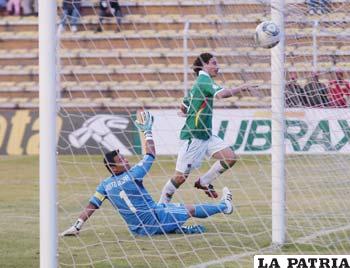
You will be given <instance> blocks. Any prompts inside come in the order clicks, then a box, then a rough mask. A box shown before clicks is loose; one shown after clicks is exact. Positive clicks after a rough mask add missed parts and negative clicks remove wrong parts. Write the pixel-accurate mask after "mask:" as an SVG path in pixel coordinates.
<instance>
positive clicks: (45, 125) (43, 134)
mask: <svg viewBox="0 0 350 268" xmlns="http://www.w3.org/2000/svg"><path fill="white" fill-rule="evenodd" d="M56 13H57V6H56V1H47V0H39V117H40V186H39V187H40V267H41V268H46V267H47V268H55V267H57V253H58V251H57V249H58V247H57V207H56V202H57V192H56V187H57V185H56V176H57V175H56V164H57V163H56V140H57V139H56V94H57V92H56V80H57V76H56Z"/></svg>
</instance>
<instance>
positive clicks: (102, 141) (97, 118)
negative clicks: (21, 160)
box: [0, 109, 350, 155]
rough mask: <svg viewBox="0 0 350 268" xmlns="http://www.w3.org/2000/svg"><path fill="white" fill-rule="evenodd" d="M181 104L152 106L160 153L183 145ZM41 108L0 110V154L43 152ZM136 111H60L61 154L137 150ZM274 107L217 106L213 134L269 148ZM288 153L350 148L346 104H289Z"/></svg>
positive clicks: (244, 147) (245, 149) (253, 148)
mask: <svg viewBox="0 0 350 268" xmlns="http://www.w3.org/2000/svg"><path fill="white" fill-rule="evenodd" d="M177 112H178V111H177V110H170V109H169V110H151V113H152V114H153V115H154V118H155V122H154V127H153V137H154V140H155V143H156V147H157V153H158V154H159V155H175V154H177V151H178V149H179V147H180V145H181V141H180V139H179V135H180V130H181V128H182V127H183V125H184V123H185V118H183V117H180V116H178V114H177ZM38 116H39V114H38V112H37V111H29V110H17V111H3V112H0V154H3V155H36V154H38V153H39V118H38ZM134 118H135V112H133V113H131V114H130V113H120V112H119V113H111V112H102V111H101V112H96V113H93V112H87V113H77V112H75V113H69V114H67V113H64V112H63V113H62V112H60V114H59V115H58V117H57V133H58V136H57V137H58V141H57V150H58V153H59V154H101V153H102V152H106V151H109V150H113V149H115V148H119V150H120V151H121V152H122V153H123V154H125V155H131V154H139V153H141V152H142V150H141V139H140V134H139V132H138V131H137V130H136V128H135V126H134V124H133V122H132V120H133V119H134ZM272 120H273V116H272V115H271V111H269V110H262V109H217V110H215V111H214V116H213V134H214V135H217V136H219V137H221V138H222V139H224V141H225V142H226V143H227V144H228V145H229V146H232V148H233V149H234V150H235V151H236V152H237V153H238V154H270V153H271V121H272ZM285 148H286V153H287V154H306V153H307V154H330V153H346V154H348V153H350V116H349V111H348V109H288V110H287V111H286V122H285Z"/></svg>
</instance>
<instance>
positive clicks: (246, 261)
mask: <svg viewBox="0 0 350 268" xmlns="http://www.w3.org/2000/svg"><path fill="white" fill-rule="evenodd" d="M90 2H91V3H93V4H92V5H91V6H89V7H83V8H84V14H83V16H82V17H81V18H80V23H79V24H78V31H77V32H74V31H73V32H71V31H70V30H71V29H76V28H75V27H74V28H73V27H70V25H69V23H70V22H71V21H69V20H68V21H67V25H66V28H65V31H62V32H61V34H60V35H59V38H60V40H59V42H58V43H59V51H60V53H59V58H60V62H59V66H60V74H59V75H60V78H61V79H60V86H61V88H62V91H61V94H62V98H61V100H60V101H59V104H60V109H59V110H58V117H59V119H60V124H58V127H57V128H58V130H57V132H58V133H60V134H59V137H58V139H57V140H58V145H57V152H58V155H57V167H56V168H57V170H58V172H57V173H58V177H57V185H58V188H59V191H58V201H59V202H57V206H58V215H59V216H58V218H57V222H58V226H59V228H58V232H62V231H64V230H66V229H67V228H68V227H70V226H71V225H72V224H73V223H74V222H75V220H76V219H77V217H78V215H79V213H80V212H81V211H82V209H84V208H85V206H86V205H87V203H88V202H89V198H90V197H91V196H92V195H93V194H94V192H95V189H96V186H97V185H98V184H99V183H100V182H101V181H102V180H103V179H104V178H106V177H107V176H109V173H108V171H107V170H106V169H105V167H104V165H103V162H102V156H103V154H104V153H105V152H107V151H110V150H113V149H115V148H119V149H120V152H121V153H122V154H123V155H125V157H126V158H128V160H129V161H130V163H133V164H134V163H135V164H136V163H137V162H138V161H139V160H140V159H141V156H140V155H141V153H142V149H141V147H142V142H143V141H142V139H141V138H140V137H141V136H140V133H139V132H138V130H137V129H136V128H135V126H134V124H133V119H135V117H136V113H137V112H138V111H139V110H140V109H148V110H150V111H151V113H152V114H153V115H154V118H155V120H154V126H153V138H154V141H155V144H156V149H157V158H156V160H155V162H154V165H153V166H152V169H151V170H150V173H149V175H148V176H147V177H145V179H144V186H145V188H146V189H147V190H148V191H149V193H150V195H151V196H152V198H153V199H154V200H155V201H156V202H157V201H158V199H159V196H160V193H161V191H162V188H163V187H164V184H165V183H166V182H167V181H168V180H169V179H170V178H171V177H172V176H173V175H174V172H175V163H176V158H177V153H178V151H179V132H180V130H181V128H182V127H183V124H184V118H183V117H181V116H178V107H179V105H180V104H181V102H182V97H183V96H184V92H186V91H187V90H189V89H190V88H191V86H192V84H193V82H194V80H195V76H194V75H193V73H192V72H191V71H190V69H191V64H192V63H193V62H194V60H195V58H196V57H198V55H199V54H200V53H203V52H210V53H212V54H214V55H215V56H216V58H217V60H218V63H219V66H220V72H219V74H218V76H217V77H215V81H216V82H217V83H218V84H219V85H221V86H223V87H236V86H239V85H241V84H244V83H252V84H254V85H257V90H256V91H254V92H253V91H243V92H241V93H240V94H239V95H237V96H234V97H231V98H228V99H224V100H215V101H214V103H215V104H214V105H215V106H214V107H215V109H214V114H213V134H214V135H217V136H219V137H220V138H222V139H223V140H224V141H225V142H227V143H228V144H229V146H232V148H233V149H234V150H235V152H236V154H237V155H238V156H239V160H238V161H237V163H236V164H235V166H234V167H233V168H231V169H229V170H227V171H226V172H224V173H223V174H221V175H220V177H219V178H218V179H217V180H215V181H214V182H213V185H214V186H215V189H217V190H218V192H219V194H221V190H222V188H223V187H224V186H227V187H228V188H229V189H230V190H231V191H232V192H233V199H234V205H235V206H236V210H235V212H234V213H233V214H232V215H221V214H220V215H215V216H213V217H210V218H206V219H191V220H190V221H189V222H188V224H189V225H192V224H202V225H204V226H205V227H206V228H207V232H206V233H203V234H197V235H193V236H189V235H183V234H166V235H161V236H148V237H139V236H133V235H132V233H131V232H130V231H129V230H128V227H127V225H126V224H125V222H124V221H123V218H122V217H121V216H120V215H119V214H118V212H117V211H116V210H115V209H114V207H112V206H111V205H110V204H109V203H108V201H105V202H104V203H103V206H102V207H101V208H100V209H99V210H97V211H96V212H95V213H94V215H93V216H92V217H91V218H90V219H89V220H88V221H87V222H86V223H85V224H84V227H83V228H82V230H81V231H80V235H79V236H78V237H60V238H59V241H58V242H59V258H58V262H59V265H60V266H61V267H84V266H91V267H100V266H101V267H113V266H114V267H134V266H136V267H137V266H140V267H144V266H146V267H158V266H159V267H183V266H185V267H191V266H196V265H198V266H199V267H206V266H210V265H214V266H215V265H222V266H226V264H227V266H233V267H242V268H245V267H251V266H252V256H254V255H255V254H258V253H262V254H264V253H266V254H301V253H304V252H306V251H307V252H310V253H312V254H345V253H347V252H349V251H350V243H349V241H350V240H349V239H348V238H349V236H350V213H349V212H348V209H347V208H348V207H349V206H350V203H349V202H350V199H348V198H347V196H348V192H349V185H350V184H349V182H348V174H350V164H349V163H350V158H349V153H350V142H349V141H350V122H349V120H348V118H349V110H348V109H344V108H339V107H330V106H329V105H328V104H329V103H324V106H320V105H319V106H316V105H314V106H311V105H309V104H306V103H303V104H301V103H300V102H298V103H296V104H295V103H294V102H293V103H292V104H295V105H294V106H292V105H290V104H288V103H289V101H290V100H291V99H292V100H301V99H303V98H304V97H305V96H304V95H305V94H304V93H303V92H302V91H298V92H296V93H295V92H294V93H295V94H294V95H293V94H292V95H291V94H290V92H288V94H287V91H286V92H284V89H285V88H287V87H286V86H287V85H289V84H290V82H292V80H293V79H294V78H293V79H292V78H291V77H290V76H291V74H292V72H296V74H297V75H298V81H297V82H298V83H300V85H301V86H300V88H304V85H307V84H308V83H309V82H310V80H312V78H313V77H312V71H313V70H314V69H313V65H312V62H313V61H314V62H315V61H316V60H317V70H318V71H319V72H320V81H321V82H322V83H324V84H327V86H328V83H329V81H331V80H333V79H334V76H335V73H336V72H335V70H336V69H337V68H339V67H341V66H342V67H343V70H344V71H345V72H348V73H349V71H350V65H349V64H348V60H349V59H350V53H349V51H350V50H349V47H350V42H349V40H350V39H349V36H350V33H349V32H347V31H344V29H343V28H344V25H345V26H348V25H349V24H350V20H349V19H348V18H347V16H348V15H347V13H348V12H347V11H348V10H350V4H349V2H348V1H340V2H338V1H337V2H336V3H334V5H333V10H334V13H325V14H322V15H319V14H313V15H310V14H309V13H308V10H307V9H308V6H307V5H306V4H305V1H303V0H298V1H291V0H288V1H287V0H285V1H282V0H273V1H260V0H256V1H255V0H250V1H244V0H225V1H221V0H213V1H207V0H195V1H188V0H180V1H178V0H167V1H158V0H147V1H145V0H136V1H119V3H120V4H121V6H122V11H123V14H124V16H123V18H122V23H121V25H120V27H119V28H120V29H118V30H120V31H116V25H115V18H114V17H110V16H109V15H107V17H106V18H104V19H103V25H102V27H98V28H97V26H98V25H99V23H100V22H101V21H102V20H100V19H99V17H98V16H99V14H100V10H99V5H98V1H90ZM59 8H60V7H59ZM315 19H317V20H318V21H319V24H318V27H317V53H314V51H313V50H314V46H313V43H314V42H313V40H314V39H313V31H314V28H313V22H314V20H315ZM262 20H273V21H274V22H275V23H277V25H278V26H279V28H280V30H281V32H282V34H281V36H282V39H281V41H280V44H279V45H278V46H276V47H274V48H272V49H271V50H269V49H263V48H261V47H257V46H256V44H255V43H254V40H253V37H254V33H255V27H256V26H257V25H258V24H259V23H260V22H261V21H262ZM57 22H58V20H57ZM100 26H101V25H100ZM97 29H98V30H97ZM284 30H286V31H284ZM54 33H55V31H54V30H53V33H52V34H54ZM52 40H53V39H52ZM315 57H317V59H315ZM187 72H188V73H187ZM44 73H45V74H47V69H45V71H44ZM53 73H54V70H53V72H52V74H53ZM349 74H350V73H349ZM345 78H349V76H347V75H345ZM52 79H53V80H55V79H54V78H52ZM54 91H55V90H54ZM311 93H312V94H310V96H309V97H310V99H311V98H316V97H318V98H321V97H324V95H325V93H324V92H321V91H320V92H318V91H317V92H316V91H315V92H311ZM46 94H48V92H46ZM53 99H54V98H53ZM45 101H46V102H47V100H45ZM50 101H53V100H52V99H51V100H50ZM285 102H286V103H285ZM46 104H47V103H46ZM284 105H286V107H284ZM52 107H53V106H51V108H52ZM51 123H52V121H51ZM44 126H45V127H47V126H48V125H44ZM52 129H53V128H52ZM52 129H51V130H52ZM42 149H43V148H42ZM52 159H53V158H51V160H52ZM214 163H215V162H214V160H205V161H204V162H203V165H202V167H201V168H200V169H198V170H195V171H193V173H191V176H190V177H189V178H188V180H187V181H186V182H185V183H184V184H183V185H182V186H181V187H180V189H178V191H177V192H176V194H175V195H174V199H173V201H174V202H179V203H186V204H193V203H210V202H213V203H214V202H216V200H212V199H208V198H207V196H206V195H205V194H204V193H203V192H201V191H198V190H197V189H195V188H194V187H193V185H194V182H195V180H196V179H198V177H199V176H201V175H203V174H204V173H205V172H206V171H207V170H208V169H209V168H210V167H211V166H212V165H213V164H214ZM50 179H53V177H50ZM51 186H52V185H51ZM51 190H52V189H51ZM51 197H52V196H50V198H51ZM287 197H288V198H287ZM51 205H52V204H51ZM53 216H55V215H53ZM50 230H53V228H52V229H50ZM53 241H54V240H53ZM54 243H56V242H54ZM271 244H272V245H273V246H275V245H277V246H279V247H272V246H271Z"/></svg>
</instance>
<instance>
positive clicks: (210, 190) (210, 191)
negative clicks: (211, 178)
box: [194, 178, 219, 198]
mask: <svg viewBox="0 0 350 268" xmlns="http://www.w3.org/2000/svg"><path fill="white" fill-rule="evenodd" d="M194 187H195V188H197V189H201V190H204V192H205V194H206V195H207V196H209V197H210V198H217V197H218V196H219V195H218V193H217V192H216V191H215V189H214V186H213V185H211V184H208V186H203V185H201V183H200V178H199V179H198V180H196V182H195V183H194Z"/></svg>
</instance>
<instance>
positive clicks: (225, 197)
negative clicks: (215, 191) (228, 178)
mask: <svg viewBox="0 0 350 268" xmlns="http://www.w3.org/2000/svg"><path fill="white" fill-rule="evenodd" d="M221 202H223V203H225V205H226V208H225V209H224V211H223V213H224V214H231V213H232V212H233V205H232V193H231V192H230V190H229V189H228V188H227V187H224V188H223V189H222V198H221Z"/></svg>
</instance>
